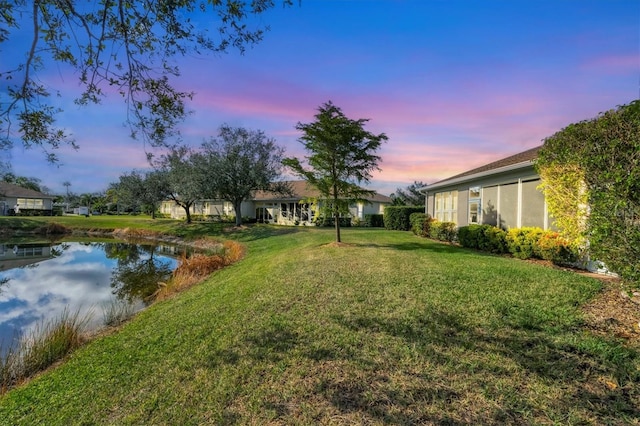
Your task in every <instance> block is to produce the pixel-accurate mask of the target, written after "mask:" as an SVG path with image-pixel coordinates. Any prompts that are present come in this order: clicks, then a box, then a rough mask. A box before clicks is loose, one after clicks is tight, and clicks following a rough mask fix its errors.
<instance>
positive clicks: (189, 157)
mask: <svg viewBox="0 0 640 426" xmlns="http://www.w3.org/2000/svg"><path fill="white" fill-rule="evenodd" d="M156 165H157V167H158V170H160V172H162V173H163V174H164V176H165V177H166V180H167V195H168V197H169V198H170V199H172V200H173V201H174V202H175V203H176V204H177V205H179V206H180V207H182V208H183V209H184V211H185V214H186V218H187V223H191V207H192V206H193V205H194V204H195V202H196V201H197V200H200V199H202V198H203V194H204V193H205V191H206V187H207V184H208V183H207V182H206V175H205V174H204V173H203V169H202V167H200V165H199V163H197V162H196V161H195V155H194V153H193V151H192V150H191V149H190V148H188V147H186V146H174V147H172V148H171V149H170V151H169V152H168V153H167V154H165V155H163V156H162V157H161V158H160V159H159V160H158V161H157V162H156Z"/></svg>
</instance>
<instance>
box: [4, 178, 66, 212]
mask: <svg viewBox="0 0 640 426" xmlns="http://www.w3.org/2000/svg"><path fill="white" fill-rule="evenodd" d="M54 198H55V197H53V196H51V195H47V194H43V193H42V192H39V191H35V190H33V189H28V188H23V187H21V186H18V185H14V184H12V183H7V182H0V216H8V215H15V214H18V215H20V214H32V215H43V216H50V215H51V214H52V212H53V199H54ZM16 210H17V211H16Z"/></svg>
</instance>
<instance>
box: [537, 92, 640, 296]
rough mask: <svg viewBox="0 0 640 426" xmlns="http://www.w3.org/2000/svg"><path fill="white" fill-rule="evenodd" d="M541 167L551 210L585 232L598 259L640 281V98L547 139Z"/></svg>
mask: <svg viewBox="0 0 640 426" xmlns="http://www.w3.org/2000/svg"><path fill="white" fill-rule="evenodd" d="M536 166H537V168H538V171H539V173H540V175H541V176H542V177H543V178H545V179H547V182H546V183H543V190H544V192H545V196H546V197H547V203H548V205H549V209H550V213H551V215H552V216H553V217H554V218H557V220H558V221H559V224H560V225H564V226H565V227H566V226H567V225H565V224H568V225H569V226H568V230H569V231H572V232H573V234H570V236H571V237H575V236H576V235H579V236H583V237H585V241H588V244H589V251H590V253H591V254H592V256H593V257H594V258H595V259H597V260H600V261H603V262H604V263H605V264H606V265H607V267H609V268H610V269H612V270H613V271H614V272H617V273H618V274H619V275H620V276H622V277H623V278H626V279H628V280H630V281H633V282H636V283H639V282H640V101H634V102H632V103H631V104H629V105H623V106H620V107H618V108H617V109H615V110H610V111H607V112H605V113H602V114H600V115H599V116H598V117H596V118H593V119H591V120H585V121H581V122H579V123H575V124H571V125H569V126H567V127H566V128H564V129H562V130H561V131H560V132H558V133H556V134H554V135H553V136H551V137H549V138H547V139H545V141H544V145H543V147H542V149H541V150H540V153H539V157H538V160H537V165H536ZM558 171H560V172H558ZM563 171H564V172H566V171H570V172H571V173H562V172H563ZM568 194H572V195H571V196H568ZM585 204H586V205H585ZM564 232H566V231H564Z"/></svg>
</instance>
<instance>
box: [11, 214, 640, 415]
mask: <svg viewBox="0 0 640 426" xmlns="http://www.w3.org/2000/svg"><path fill="white" fill-rule="evenodd" d="M197 229H199V230H200V231H201V230H202V228H197ZM191 232H192V231H191V230H185V228H182V227H180V229H177V231H176V233H184V234H189V233H191ZM217 232H219V233H218V234H216V236H224V237H226V238H228V239H233V240H235V241H238V242H240V243H242V244H244V245H246V247H247V254H246V256H245V257H244V258H243V259H242V260H241V261H239V262H237V263H235V264H233V266H231V267H229V268H223V269H221V270H218V271H216V272H214V273H213V274H212V275H210V276H209V277H208V278H207V279H206V280H205V281H204V282H203V283H202V284H200V285H197V286H194V287H191V288H190V289H189V290H188V291H184V292H181V293H179V294H177V295H176V296H175V297H172V298H169V299H168V300H165V301H162V302H159V303H157V304H154V305H153V306H151V307H150V308H149V309H147V310H145V311H143V312H141V313H140V314H139V315H137V316H136V317H135V319H134V320H133V321H131V322H129V323H127V324H125V325H124V326H123V327H122V328H121V330H120V331H119V332H118V333H115V334H112V335H107V336H104V337H102V338H99V339H97V340H95V341H92V342H90V343H88V344H87V345H85V346H83V347H82V348H80V350H79V351H77V352H76V353H74V354H73V356H71V357H70V358H69V360H68V362H65V363H64V364H63V365H61V366H60V367H58V368H56V369H54V370H52V371H49V372H47V373H46V374H43V375H40V376H39V377H37V378H36V379H34V380H33V381H31V382H30V383H28V384H27V385H25V386H23V387H20V388H17V389H14V390H12V391H10V392H9V393H7V394H6V395H4V396H2V397H0V424H33V423H42V424H185V425H189V424H194V425H195V424H374V425H375V424H552V423H557V424H633V422H634V421H635V420H637V419H638V418H640V407H639V402H638V401H640V394H639V390H638V389H637V383H638V381H640V358H639V355H638V348H635V347H630V346H628V345H626V344H624V342H623V341H622V340H619V339H616V338H613V337H606V338H603V337H598V336H596V335H594V334H593V333H591V332H590V331H589V330H588V329H587V328H585V327H584V317H583V316H582V314H581V312H580V309H579V308H580V306H581V305H583V304H584V303H586V302H587V301H588V300H590V299H591V298H592V297H593V296H594V295H595V294H597V292H598V291H599V290H600V288H601V283H600V282H598V281H596V280H594V279H591V278H588V277H583V276H579V275H577V274H574V273H572V272H568V271H562V270H556V269H551V268H545V267H542V266H539V265H535V264H531V263H527V262H521V261H517V260H514V259H510V258H506V257H498V256H492V255H486V254H482V253H476V252H473V251H470V250H465V249H461V248H458V247H454V246H448V245H445V244H441V243H437V242H433V241H430V240H425V239H420V238H417V237H414V236H413V235H411V234H409V233H402V232H395V231H384V230H376V229H345V230H343V239H344V241H345V242H346V243H348V245H346V246H343V247H335V246H334V245H331V244H329V243H331V241H333V234H332V232H331V230H325V229H315V228H312V229H311V228H310V229H297V228H284V227H281V228H278V227H269V226H254V227H249V228H247V229H245V230H239V231H228V232H225V233H224V234H222V230H218V231H217Z"/></svg>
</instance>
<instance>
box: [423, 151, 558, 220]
mask: <svg viewBox="0 0 640 426" xmlns="http://www.w3.org/2000/svg"><path fill="white" fill-rule="evenodd" d="M540 148H541V146H538V147H535V148H531V149H528V150H526V151H523V152H520V153H518V154H515V155H511V156H509V157H506V158H502V159H500V160H497V161H494V162H492V163H489V164H485V165H483V166H480V167H477V168H475V169H472V170H468V171H466V172H463V173H460V174H457V175H455V176H451V177H450V178H447V179H444V180H441V181H438V182H435V183H432V184H430V185H427V186H426V187H424V188H422V190H423V191H424V192H426V194H427V202H426V204H427V205H426V213H428V214H429V215H431V216H432V217H434V218H435V219H438V220H440V221H448V222H454V223H455V224H456V225H458V226H466V225H469V224H474V223H476V224H489V225H494V226H499V227H500V228H503V229H509V228H521V227H525V226H536V227H540V228H542V229H550V228H551V227H552V220H551V219H550V218H549V214H548V212H547V205H546V201H545V198H544V195H543V194H542V192H541V191H540V190H538V189H537V187H538V185H540V176H539V175H538V173H537V172H536V170H535V168H534V160H535V159H536V158H537V155H538V151H539V150H540Z"/></svg>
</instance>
